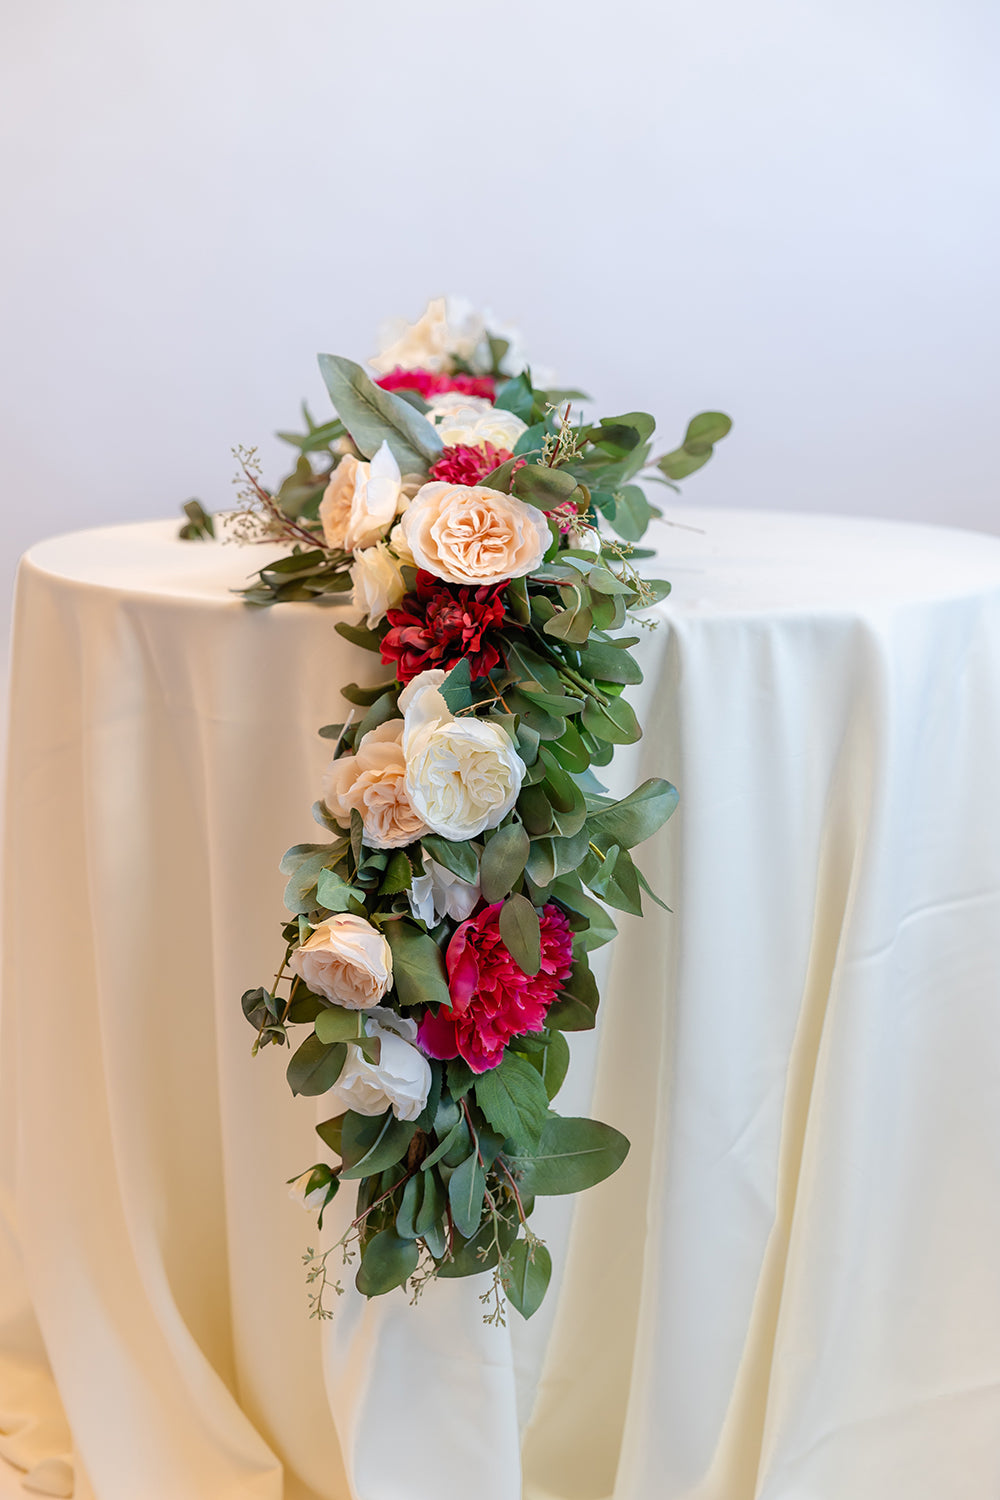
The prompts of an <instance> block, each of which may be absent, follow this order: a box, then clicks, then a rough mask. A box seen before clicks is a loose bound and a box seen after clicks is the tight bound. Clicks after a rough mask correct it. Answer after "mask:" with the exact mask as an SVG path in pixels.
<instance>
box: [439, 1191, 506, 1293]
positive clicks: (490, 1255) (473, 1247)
mask: <svg viewBox="0 0 1000 1500" xmlns="http://www.w3.org/2000/svg"><path fill="white" fill-rule="evenodd" d="M522 1197H523V1194H522ZM511 1220H512V1222H511ZM511 1220H507V1219H502V1220H501V1222H500V1224H499V1225H498V1226H497V1228H496V1234H495V1236H494V1226H493V1221H492V1218H489V1219H487V1220H486V1222H485V1224H481V1225H480V1227H479V1228H478V1229H477V1231H476V1233H475V1234H474V1235H473V1237H472V1239H470V1240H464V1241H463V1240H462V1239H461V1238H459V1239H458V1242H457V1244H456V1246H455V1251H454V1254H453V1256H452V1258H451V1259H450V1260H444V1261H441V1263H440V1264H439V1266H438V1275H439V1276H440V1277H442V1279H445V1280H453V1279H455V1278H457V1277H459V1276H478V1275H479V1273H480V1272H481V1271H489V1270H492V1268H493V1267H494V1266H495V1265H496V1263H497V1259H498V1253H499V1254H504V1253H506V1251H507V1250H508V1248H509V1247H510V1245H511V1244H512V1243H513V1241H514V1239H515V1238H516V1236H517V1231H518V1222H517V1219H516V1218H514V1216H513V1215H511ZM497 1241H498V1242H499V1246H498V1244H497Z"/></svg>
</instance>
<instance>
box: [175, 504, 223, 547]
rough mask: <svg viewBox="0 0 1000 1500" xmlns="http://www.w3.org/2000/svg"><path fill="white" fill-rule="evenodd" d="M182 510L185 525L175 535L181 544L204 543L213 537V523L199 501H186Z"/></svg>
mask: <svg viewBox="0 0 1000 1500" xmlns="http://www.w3.org/2000/svg"><path fill="white" fill-rule="evenodd" d="M183 510H184V514H185V515H186V516H187V524H186V525H184V526H182V527H181V529H180V531H179V532H178V533H177V535H178V536H179V537H180V539H181V541H182V542H198V541H204V540H205V539H206V538H207V537H212V536H214V535H215V522H214V521H213V520H212V517H211V515H210V513H209V512H208V511H207V510H205V508H204V507H203V505H202V503H201V501H200V500H188V501H186V502H185V504H184V506H183Z"/></svg>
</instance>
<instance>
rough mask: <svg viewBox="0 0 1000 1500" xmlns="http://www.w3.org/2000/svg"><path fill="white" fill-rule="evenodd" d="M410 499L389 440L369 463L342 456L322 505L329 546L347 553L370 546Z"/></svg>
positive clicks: (382, 534)
mask: <svg viewBox="0 0 1000 1500" xmlns="http://www.w3.org/2000/svg"><path fill="white" fill-rule="evenodd" d="M407 499H408V497H407V496H406V495H405V494H404V491H403V476H402V475H401V474H400V472H399V464H398V463H397V462H396V460H395V458H394V457H393V455H392V450H391V449H390V447H389V444H388V443H383V444H382V445H381V447H380V448H379V450H378V452H377V453H376V454H375V456H374V458H373V459H372V460H371V462H370V463H363V462H362V461H361V460H360V459H357V458H352V457H351V456H350V455H348V457H347V458H342V459H341V461H340V463H339V464H338V465H337V467H336V468H335V469H334V471H333V477H332V478H331V480H330V483H329V484H328V485H327V487H326V489H325V490H324V491H323V498H322V500H321V501H320V506H319V519H320V521H321V523H322V526H323V536H324V538H325V540H326V545H327V546H328V547H333V548H336V549H337V550H338V551H344V552H353V551H356V550H358V549H359V548H363V547H371V546H372V545H373V544H374V543H375V542H377V541H380V540H381V538H382V537H384V536H385V534H386V532H387V531H388V530H389V527H390V526H391V525H392V523H393V521H394V520H395V518H396V516H397V515H398V513H399V512H400V511H401V510H402V509H404V507H405V505H406V503H407Z"/></svg>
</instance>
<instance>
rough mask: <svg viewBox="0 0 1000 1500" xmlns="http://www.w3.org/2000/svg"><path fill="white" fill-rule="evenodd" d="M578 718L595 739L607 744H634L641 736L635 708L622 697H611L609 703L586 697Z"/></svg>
mask: <svg viewBox="0 0 1000 1500" xmlns="http://www.w3.org/2000/svg"><path fill="white" fill-rule="evenodd" d="M580 719H581V722H582V724H583V727H584V728H585V729H587V730H589V731H590V733H591V734H592V735H593V736H594V737H595V739H598V740H603V741H604V742H605V744H608V745H634V744H635V742H636V740H639V739H641V738H642V730H641V729H640V728H639V721H638V719H637V718H636V716H635V710H634V709H633V708H632V705H631V704H630V703H626V702H625V699H624V698H612V699H611V701H610V702H609V703H598V702H597V699H596V698H588V699H587V702H586V704H585V705H584V709H583V713H582V714H581V715H580Z"/></svg>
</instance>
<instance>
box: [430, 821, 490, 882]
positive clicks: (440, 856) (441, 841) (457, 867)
mask: <svg viewBox="0 0 1000 1500" xmlns="http://www.w3.org/2000/svg"><path fill="white" fill-rule="evenodd" d="M420 842H421V845H422V847H423V849H424V852H425V853H426V854H429V855H430V857H431V859H433V860H436V861H437V863H438V864H439V865H444V867H445V869H446V870H450V871H451V873H452V874H453V875H458V876H459V877H460V879H462V880H467V881H468V882H469V884H470V885H474V884H475V882H476V880H477V878H478V876H479V856H478V855H477V853H476V849H475V846H474V845H473V844H471V843H470V842H469V841H468V840H463V841H461V842H456V841H453V840H452V839H445V838H441V837H439V835H438V834H436V833H428V834H425V835H424V837H423V838H422V839H421V841H420Z"/></svg>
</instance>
